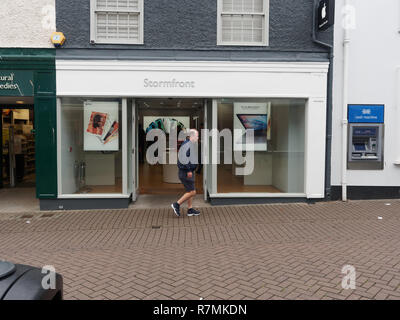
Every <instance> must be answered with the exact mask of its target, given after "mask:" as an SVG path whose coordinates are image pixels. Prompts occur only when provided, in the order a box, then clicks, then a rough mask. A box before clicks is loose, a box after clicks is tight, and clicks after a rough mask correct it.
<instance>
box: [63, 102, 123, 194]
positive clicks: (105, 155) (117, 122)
mask: <svg viewBox="0 0 400 320" xmlns="http://www.w3.org/2000/svg"><path fill="white" fill-rule="evenodd" d="M121 105H122V104H121V100H120V99H114V100H112V99H102V100H97V99H89V98H87V99H86V98H62V99H61V114H60V117H61V127H60V134H61V186H62V189H61V193H62V194H96V193H122V135H121V130H122V126H121V122H122V121H121V120H122V106H121Z"/></svg>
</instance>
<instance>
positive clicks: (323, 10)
mask: <svg viewBox="0 0 400 320" xmlns="http://www.w3.org/2000/svg"><path fill="white" fill-rule="evenodd" d="M321 17H322V19H325V18H326V3H324V6H323V8H322V12H321Z"/></svg>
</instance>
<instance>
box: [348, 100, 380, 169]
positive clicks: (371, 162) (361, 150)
mask: <svg viewBox="0 0 400 320" xmlns="http://www.w3.org/2000/svg"><path fill="white" fill-rule="evenodd" d="M348 110H349V114H348V119H349V134H348V139H349V143H348V160H347V168H348V169H349V170H382V169H383V160H384V159H383V141H384V106H383V105H349V108H348Z"/></svg>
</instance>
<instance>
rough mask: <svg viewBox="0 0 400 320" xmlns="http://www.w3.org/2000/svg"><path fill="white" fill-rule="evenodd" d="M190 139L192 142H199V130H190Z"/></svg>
mask: <svg viewBox="0 0 400 320" xmlns="http://www.w3.org/2000/svg"><path fill="white" fill-rule="evenodd" d="M189 139H190V141H191V142H193V143H194V142H197V141H198V140H199V132H198V131H197V130H196V129H190V130H189Z"/></svg>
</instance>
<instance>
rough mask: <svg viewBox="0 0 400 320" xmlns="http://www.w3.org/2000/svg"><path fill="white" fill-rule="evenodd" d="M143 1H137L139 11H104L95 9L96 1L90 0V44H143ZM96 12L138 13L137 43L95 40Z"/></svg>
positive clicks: (131, 41)
mask: <svg viewBox="0 0 400 320" xmlns="http://www.w3.org/2000/svg"><path fill="white" fill-rule="evenodd" d="M143 1H144V0H139V10H138V11H132V10H130V9H118V10H105V9H97V0H90V43H93V44H95V43H99V44H143V43H144V41H143V30H144V19H143V17H144V4H143ZM97 12H112V13H121V12H126V13H138V14H139V38H138V40H137V41H134V40H122V39H118V40H98V39H97V14H96V13H97Z"/></svg>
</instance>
